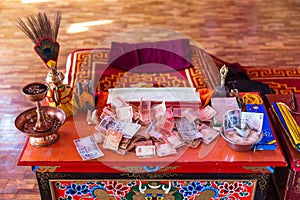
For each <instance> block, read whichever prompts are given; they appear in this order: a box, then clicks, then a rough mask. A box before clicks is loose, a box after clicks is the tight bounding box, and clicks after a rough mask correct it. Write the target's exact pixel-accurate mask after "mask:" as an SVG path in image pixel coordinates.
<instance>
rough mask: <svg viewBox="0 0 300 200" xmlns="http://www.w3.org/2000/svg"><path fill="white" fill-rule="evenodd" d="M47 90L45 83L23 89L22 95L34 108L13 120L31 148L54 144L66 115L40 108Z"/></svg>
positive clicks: (44, 107) (32, 84)
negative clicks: (33, 103) (27, 138)
mask: <svg viewBox="0 0 300 200" xmlns="http://www.w3.org/2000/svg"><path fill="white" fill-rule="evenodd" d="M48 90H49V86H48V85H47V84H45V83H37V82H35V83H30V84H27V85H25V86H24V87H23V89H22V93H23V94H24V95H25V96H26V97H27V98H28V99H29V100H30V101H32V102H35V103H36V108H31V109H29V110H26V111H24V112H23V113H21V114H20V115H19V116H18V117H17V118H16V120H15V126H16V127H17V128H18V129H19V130H20V131H22V132H23V133H25V134H26V135H27V136H28V137H29V142H30V144H32V145H33V146H48V145H50V144H53V143H55V142H56V141H57V140H58V138H59V135H58V129H59V128H60V127H61V126H62V125H63V124H64V122H65V120H66V115H65V113H64V111H62V110H61V109H59V108H56V107H50V106H41V103H40V101H42V100H43V99H44V98H45V97H46V94H47V92H48Z"/></svg>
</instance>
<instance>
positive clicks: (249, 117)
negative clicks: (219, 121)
mask: <svg viewBox="0 0 300 200" xmlns="http://www.w3.org/2000/svg"><path fill="white" fill-rule="evenodd" d="M263 119H264V113H256V112H242V111H241V110H240V109H237V110H228V111H227V112H226V114H225V115H224V135H225V137H226V138H227V139H229V140H230V141H232V142H234V143H237V144H242V145H247V144H253V143H255V142H256V141H257V140H258V138H259V136H260V134H262V133H261V132H262V126H263Z"/></svg>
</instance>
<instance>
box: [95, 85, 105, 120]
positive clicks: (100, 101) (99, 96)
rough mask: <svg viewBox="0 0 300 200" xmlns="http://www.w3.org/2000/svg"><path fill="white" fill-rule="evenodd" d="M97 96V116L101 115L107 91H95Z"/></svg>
mask: <svg viewBox="0 0 300 200" xmlns="http://www.w3.org/2000/svg"><path fill="white" fill-rule="evenodd" d="M96 98H97V101H96V102H97V114H98V116H100V115H101V113H102V110H103V108H104V107H105V106H106V102H107V98H108V92H104V91H101V92H97V93H96Z"/></svg>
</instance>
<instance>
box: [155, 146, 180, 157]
mask: <svg viewBox="0 0 300 200" xmlns="http://www.w3.org/2000/svg"><path fill="white" fill-rule="evenodd" d="M155 146H156V154H157V155H158V156H159V157H163V156H169V155H174V154H177V151H176V149H175V148H174V147H173V146H172V145H170V144H168V143H157V144H155Z"/></svg>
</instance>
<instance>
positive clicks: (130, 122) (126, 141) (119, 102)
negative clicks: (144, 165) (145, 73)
mask: <svg viewBox="0 0 300 200" xmlns="http://www.w3.org/2000/svg"><path fill="white" fill-rule="evenodd" d="M215 114H216V112H215V111H214V110H213V109H212V108H211V107H210V106H207V107H205V108H204V109H201V110H200V109H199V108H198V107H190V108H189V107H184V108H181V107H179V106H177V107H172V106H169V107H167V106H166V103H165V101H164V100H163V101H162V102H157V101H156V102H152V101H149V100H143V98H141V99H140V101H139V102H126V101H125V100H124V99H122V98H121V97H120V96H115V97H114V98H113V99H111V104H109V105H107V106H106V107H105V108H104V109H103V112H102V114H101V115H100V117H99V124H97V125H96V126H95V128H96V130H97V132H96V133H95V134H94V135H93V136H94V139H95V141H96V142H97V143H98V144H102V147H103V148H104V149H109V150H112V151H115V152H116V153H118V154H121V155H125V154H126V153H127V152H135V154H136V156H137V157H139V158H148V157H153V156H159V157H163V156H169V155H175V154H177V151H178V148H181V147H183V146H188V147H191V148H197V147H198V146H199V145H200V144H201V142H204V143H206V144H209V143H210V142H212V141H213V140H214V139H215V138H216V137H217V136H218V135H219V132H217V131H215V130H214V129H212V128H211V127H209V126H208V125H207V123H205V122H207V121H210V120H211V119H212V117H213V116H214V115H215Z"/></svg>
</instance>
